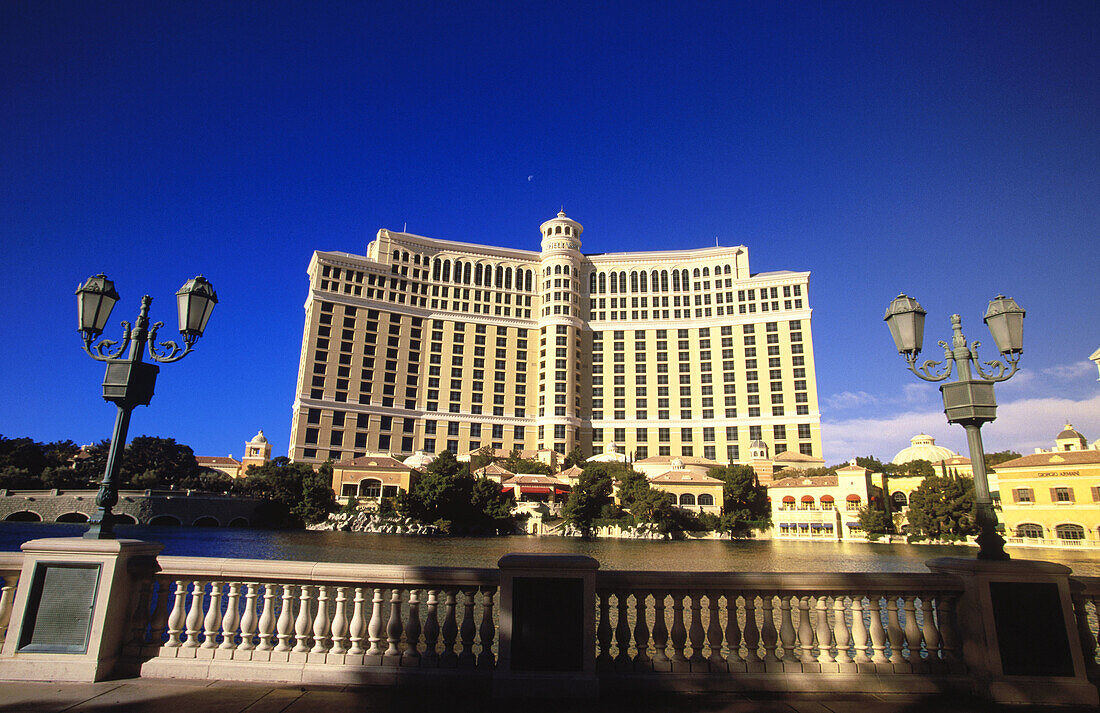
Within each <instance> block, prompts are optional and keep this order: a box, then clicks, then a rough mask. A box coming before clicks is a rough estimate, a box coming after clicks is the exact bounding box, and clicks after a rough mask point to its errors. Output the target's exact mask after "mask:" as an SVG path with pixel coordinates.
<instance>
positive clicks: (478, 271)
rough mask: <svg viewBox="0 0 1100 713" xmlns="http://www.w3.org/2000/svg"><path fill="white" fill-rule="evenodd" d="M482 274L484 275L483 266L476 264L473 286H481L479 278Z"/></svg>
mask: <svg viewBox="0 0 1100 713" xmlns="http://www.w3.org/2000/svg"><path fill="white" fill-rule="evenodd" d="M484 273H485V266H484V265H482V264H481V263H478V264H477V267H475V268H474V284H475V285H478V286H480V285H481V276H482V275H483V274H484Z"/></svg>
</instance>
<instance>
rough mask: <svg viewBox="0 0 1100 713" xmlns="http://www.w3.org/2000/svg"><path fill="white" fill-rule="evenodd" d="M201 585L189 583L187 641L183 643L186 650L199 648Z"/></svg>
mask: <svg viewBox="0 0 1100 713" xmlns="http://www.w3.org/2000/svg"><path fill="white" fill-rule="evenodd" d="M203 588H204V587H203V583H202V582H201V581H199V580H197V579H196V580H195V581H194V582H192V583H191V608H190V609H189V610H188V611H187V641H185V642H183V647H184V648H186V649H197V648H199V634H201V633H202V628H201V627H202V595H203Z"/></svg>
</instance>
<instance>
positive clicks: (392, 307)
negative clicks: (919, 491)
mask: <svg viewBox="0 0 1100 713" xmlns="http://www.w3.org/2000/svg"><path fill="white" fill-rule="evenodd" d="M582 230H583V228H582V227H581V225H580V224H579V223H577V222H576V221H574V220H572V219H571V218H569V217H567V216H566V215H565V213H564V212H562V213H559V214H558V215H557V217H555V218H553V219H551V220H548V221H546V222H545V223H543V224H542V226H541V233H542V241H541V248H542V249H541V251H540V252H534V251H528V250H515V249H508V248H497V247H490V246H485V245H476V244H472V243H465V242H454V241H448V240H436V239H432V238H425V237H421V236H416V235H410V234H407V233H398V232H394V231H389V230H385V229H383V230H380V231H378V234H377V237H376V238H375V239H374V240H373V241H372V242H371V243H370V245H369V246H368V249H367V254H366V255H365V256H361V255H353V254H350V253H343V252H320V251H318V252H315V253H314V254H313V258H312V260H311V261H310V264H309V279H310V291H309V296H308V298H307V300H306V304H305V329H304V333H303V337H302V353H301V361H300V366H299V370H298V386H297V394H296V398H295V402H294V415H293V424H292V430H291V444H290V457H291V458H292V459H293V460H295V461H307V462H319V461H324V460H326V459H330V458H331V459H333V460H342V459H343V460H346V459H350V458H355V457H359V456H362V455H364V454H366V453H379V452H384V453H392V454H394V455H398V456H403V455H408V454H412V453H414V452H415V451H418V450H422V451H425V452H428V453H436V452H439V451H442V450H450V451H452V452H454V453H456V454H458V453H466V452H469V451H471V450H475V449H477V448H480V447H483V446H491V447H493V448H496V449H502V450H505V451H508V450H510V449H512V448H519V449H523V450H537V449H544V448H545V449H553V450H556V451H558V452H559V453H568V452H569V451H571V450H572V449H573V448H574V447H576V446H579V447H580V448H581V449H582V450H583V451H584V452H585V453H586V454H589V455H591V454H596V453H601V452H603V451H604V450H605V449H607V448H608V446H609V445H610V444H611V443H614V444H616V446H617V448H618V450H619V451H620V452H625V453H629V454H632V456H633V458H635V459H637V460H640V459H642V458H646V457H649V456H658V455H661V456H693V457H704V458H709V459H711V460H717V461H721V462H727V461H731V462H741V463H743V462H747V461H748V457H749V444H750V443H751V442H753V441H754V440H762V441H764V442H765V443H766V444H767V445H768V447H769V448H770V452H771V454H773V455H774V454H776V453H779V452H782V451H787V450H789V451H793V452H796V453H803V454H807V455H812V456H817V457H820V456H821V432H820V416H819V412H818V403H817V386H816V379H815V374H814V360H813V342H812V337H811V330H810V314H811V310H810V307H809V299H808V294H807V282H808V279H809V273H808V272H790V271H778V272H765V273H757V274H751V273H750V272H749V259H748V251H747V249H746V248H745V247H744V246H739V247H715V248H704V249H697V250H675V251H658V252H624V253H602V254H591V255H585V254H583V253H581V251H580V248H581V241H580V236H581V232H582Z"/></svg>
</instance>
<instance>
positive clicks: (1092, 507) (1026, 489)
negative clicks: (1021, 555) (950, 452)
mask: <svg viewBox="0 0 1100 713" xmlns="http://www.w3.org/2000/svg"><path fill="white" fill-rule="evenodd" d="M997 476H998V479H999V482H1000V489H1001V502H1002V508H1003V509H1002V512H1003V520H1004V524H1005V534H1006V537H1007V538H1008V541H1009V543H1010V544H1014V545H1036V546H1046V547H1049V546H1056V547H1100V450H1097V449H1096V448H1093V447H1089V445H1088V441H1087V440H1086V439H1085V437H1084V436H1083V435H1082V434H1081V433H1080V432H1079V431H1077V429H1075V428H1074V427H1073V426H1072V425H1071V424H1068V423H1067V424H1066V426H1065V428H1063V429H1062V431H1061V433H1059V434H1058V435H1057V437H1056V438H1055V447H1054V448H1053V449H1051V450H1047V451H1044V450H1037V452H1035V453H1033V454H1031V455H1026V456H1023V457H1020V458H1016V459H1014V460H1010V461H1006V462H1004V463H1001V464H1000V465H998V466H997Z"/></svg>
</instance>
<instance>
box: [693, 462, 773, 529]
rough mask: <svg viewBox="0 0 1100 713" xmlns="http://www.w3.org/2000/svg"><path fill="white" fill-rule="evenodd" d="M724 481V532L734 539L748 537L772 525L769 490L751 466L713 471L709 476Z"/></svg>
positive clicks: (737, 466)
mask: <svg viewBox="0 0 1100 713" xmlns="http://www.w3.org/2000/svg"><path fill="white" fill-rule="evenodd" d="M707 475H709V476H710V477H712V478H718V479H719V480H721V481H722V483H723V485H722V501H723V502H722V518H721V529H722V531H723V532H728V533H730V535H731V536H745V535H748V534H749V533H750V532H751V531H752V530H761V529H764V528H766V527H767V526H768V525H769V524H770V523H771V506H770V505H769V504H768V490H767V488H765V487H763V486H762V485H760V481H759V480H758V479H757V477H756V472H755V471H753V469H752V467H751V466H747V465H728V466H724V467H721V468H711V469H710V471H709V472H708V473H707Z"/></svg>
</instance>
